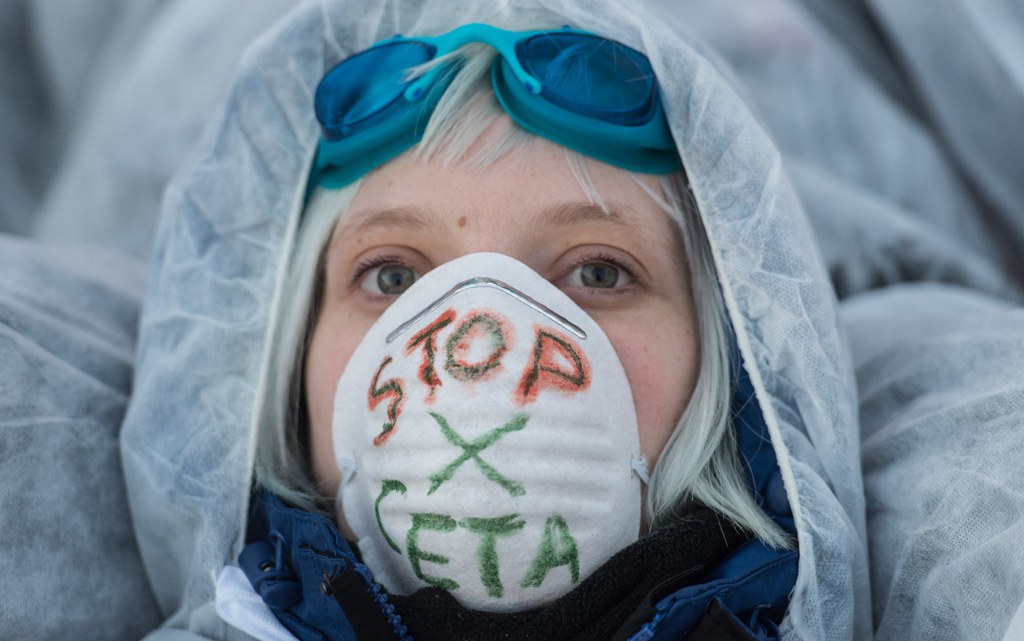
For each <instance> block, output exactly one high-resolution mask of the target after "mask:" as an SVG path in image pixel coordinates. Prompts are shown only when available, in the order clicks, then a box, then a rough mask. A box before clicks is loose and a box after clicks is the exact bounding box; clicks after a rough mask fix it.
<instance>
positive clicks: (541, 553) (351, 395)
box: [333, 253, 646, 611]
mask: <svg viewBox="0 0 1024 641" xmlns="http://www.w3.org/2000/svg"><path fill="white" fill-rule="evenodd" d="M333 437H334V452H335V459H336V461H337V463H338V466H339V468H340V470H341V472H342V482H341V486H340V488H339V490H338V499H339V503H340V506H341V508H342V509H343V510H344V514H345V519H346V520H347V522H348V524H349V526H350V527H351V528H352V531H353V532H354V533H355V534H356V536H357V538H358V546H359V550H360V551H361V553H362V555H363V560H364V561H365V562H366V563H367V565H368V566H369V567H370V568H371V569H372V570H373V571H374V573H375V575H376V579H377V580H378V581H379V582H381V583H382V584H383V585H384V586H385V587H386V588H387V589H388V590H390V591H392V592H394V593H397V594H410V593H412V592H414V591H416V590H417V589H419V588H421V587H425V586H437V587H441V588H444V589H446V590H449V591H451V592H452V594H453V595H454V596H455V597H456V598H457V599H458V600H459V601H460V602H461V603H462V604H463V605H466V606H468V607H472V608H476V609H483V610H492V611H511V610H522V609H526V608H530V607H535V606H539V605H544V604H546V603H549V602H551V601H553V600H554V599H555V598H557V597H558V596H560V595H562V594H565V593H566V592H568V591H570V590H571V589H572V588H573V587H574V586H575V585H576V584H577V583H579V581H581V580H582V579H583V578H585V577H586V576H587V575H588V574H590V573H591V572H592V571H593V570H595V569H597V568H598V567H599V566H600V565H601V564H602V563H604V562H605V561H607V560H608V559H609V558H610V557H611V556H612V555H613V554H614V553H615V552H617V551H618V550H620V549H622V548H623V547H624V546H626V545H628V544H630V543H632V542H634V541H635V540H636V539H637V537H638V533H639V529H640V509H641V500H640V497H641V487H640V481H639V479H638V475H642V474H643V471H645V470H646V465H642V464H641V461H642V459H641V456H640V443H639V436H638V433H637V423H636V411H635V409H634V407H633V396H632V392H631V391H630V387H629V383H628V381H627V380H626V374H625V372H624V371H623V369H622V364H621V363H620V362H619V359H618V357H617V356H616V354H615V351H614V349H613V348H612V345H611V343H610V342H609V341H608V338H607V337H606V336H605V334H604V332H602V331H601V329H600V328H599V327H598V325H597V323H595V322H594V321H593V319H591V318H590V317H589V316H588V315H587V314H586V313H585V312H584V311H583V310H581V309H580V308H579V307H578V306H577V305H575V304H574V303H573V302H572V301H571V300H570V299H569V298H568V297H567V296H566V295H565V294H563V293H562V292H561V291H560V290H559V289H558V288H556V287H555V286H553V285H551V284H550V283H549V282H548V281H546V280H545V279H544V278H542V277H541V276H540V275H538V274H537V273H536V272H534V271H533V270H531V269H530V268H529V267H527V266H526V265H524V264H522V263H520V262H518V261H516V260H514V259H512V258H509V257H508V256H504V255H501V254H489V253H480V254H471V255H469V256H465V257H462V258H459V259H458V260H454V261H452V262H449V263H446V264H444V265H442V266H441V267H438V268H437V269H435V270H433V271H431V272H430V273H428V274H427V275H426V276H424V277H423V278H421V279H420V280H419V281H417V282H416V283H415V284H414V285H413V286H412V287H411V288H409V290H408V291H406V292H405V293H404V294H402V296H401V297H400V298H398V299H397V300H396V301H395V302H394V303H393V304H392V305H391V307H389V308H388V309H387V311H386V312H385V313H384V314H383V315H382V316H381V318H380V319H379V320H378V321H377V323H376V324H375V325H374V326H373V327H372V328H371V329H370V331H369V332H368V333H367V335H366V337H365V338H364V339H363V341H362V343H361V344H360V345H359V347H358V349H356V351H355V353H354V354H353V355H352V358H351V360H350V361H349V363H348V366H347V367H346V368H345V371H344V373H343V375H342V377H341V379H340V380H339V382H338V388H337V392H336V395H335V400H334V419H333ZM634 470H637V472H636V473H635V472H634Z"/></svg>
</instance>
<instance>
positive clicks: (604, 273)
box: [580, 263, 619, 288]
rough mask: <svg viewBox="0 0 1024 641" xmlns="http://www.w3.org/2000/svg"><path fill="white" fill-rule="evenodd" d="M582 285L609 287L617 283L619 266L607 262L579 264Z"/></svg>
mask: <svg viewBox="0 0 1024 641" xmlns="http://www.w3.org/2000/svg"><path fill="white" fill-rule="evenodd" d="M580 281H581V282H582V283H583V286H584V287H604V288H611V287H615V286H616V285H618V284H619V268H618V267H616V266H615V265H609V264H608V263H587V264H585V265H582V266H580Z"/></svg>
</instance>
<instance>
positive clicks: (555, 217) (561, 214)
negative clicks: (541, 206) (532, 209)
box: [542, 202, 629, 227]
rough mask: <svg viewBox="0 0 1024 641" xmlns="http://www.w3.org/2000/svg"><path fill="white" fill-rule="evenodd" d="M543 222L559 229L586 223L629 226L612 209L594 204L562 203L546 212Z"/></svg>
mask: <svg viewBox="0 0 1024 641" xmlns="http://www.w3.org/2000/svg"><path fill="white" fill-rule="evenodd" d="M542 220H544V221H545V222H548V223H551V224H554V225H558V226H559V227H570V226H572V225H575V224H577V223H581V222H586V221H601V222H609V223H613V224H615V225H621V226H627V227H628V226H629V223H627V222H626V220H625V218H624V217H623V216H622V215H621V214H619V213H618V212H617V211H615V210H614V209H612V208H611V207H609V206H607V205H606V206H604V207H602V206H601V205H598V204H597V203H592V202H570V203H561V204H559V205H555V206H553V207H548V208H547V209H545V210H544V213H543V218H542Z"/></svg>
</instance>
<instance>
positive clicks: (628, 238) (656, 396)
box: [304, 118, 699, 491]
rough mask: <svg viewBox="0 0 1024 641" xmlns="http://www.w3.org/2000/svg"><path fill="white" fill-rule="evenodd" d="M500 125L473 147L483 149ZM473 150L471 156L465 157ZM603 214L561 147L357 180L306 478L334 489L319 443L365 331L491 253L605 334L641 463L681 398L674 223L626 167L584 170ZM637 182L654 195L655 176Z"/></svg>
mask: <svg viewBox="0 0 1024 641" xmlns="http://www.w3.org/2000/svg"><path fill="white" fill-rule="evenodd" d="M504 126H508V121H507V119H504V118H502V119H499V121H498V122H496V123H495V125H493V126H492V127H491V129H490V130H488V132H486V133H485V134H484V136H483V137H482V138H481V140H480V141H478V143H477V144H487V137H488V136H490V135H493V134H494V133H495V130H496V128H499V127H504ZM471 151H472V150H471ZM587 165H588V169H589V172H590V176H591V178H592V180H593V184H594V186H595V187H596V189H597V191H598V193H600V194H601V195H602V196H603V198H604V200H605V202H606V204H607V206H608V209H610V210H611V212H612V213H611V214H610V215H609V214H605V213H604V212H603V211H602V210H601V209H600V208H599V207H598V206H596V205H594V204H592V203H591V202H590V200H589V199H588V198H587V196H586V195H585V193H584V192H583V190H582V189H581V188H580V186H579V183H578V182H577V180H576V178H575V177H574V176H573V174H572V172H571V170H570V168H569V165H568V163H567V161H566V158H565V155H564V153H563V150H562V148H561V147H558V146H557V145H555V144H553V143H550V142H548V141H546V140H544V139H536V140H534V141H533V143H532V144H531V145H529V146H527V147H525V148H520V149H516V150H515V151H513V152H511V153H510V154H507V155H505V156H504V157H502V158H501V159H500V160H499V161H497V162H496V163H494V164H492V165H491V166H489V167H488V168H486V169H483V170H475V169H468V168H466V167H463V166H459V165H455V166H451V167H445V166H443V165H442V164H441V163H440V161H432V162H423V161H416V160H412V159H411V158H410V157H409V155H408V154H406V155H404V156H402V157H400V158H398V159H396V160H394V161H392V162H390V163H388V164H386V165H384V166H383V167H381V168H380V169H378V170H377V171H374V172H373V173H371V174H369V175H368V176H367V177H366V178H365V179H364V180H363V184H362V186H361V187H360V189H359V192H358V193H357V194H356V196H355V198H354V200H353V201H352V203H351V205H350V207H349V209H348V211H347V213H346V214H345V215H344V216H342V217H341V219H340V220H339V222H338V224H337V225H336V227H335V229H334V232H333V234H332V236H331V239H330V243H329V245H328V248H327V253H326V262H325V282H324V287H323V294H322V298H321V300H320V303H319V311H318V314H317V317H316V319H315V325H314V328H313V334H312V337H311V340H310V344H309V349H308V351H307V356H306V363H305V372H304V374H305V383H306V404H307V409H308V412H309V419H310V429H311V435H310V442H311V448H312V463H313V471H314V475H315V477H316V479H317V481H318V482H319V483H320V484H321V487H323V488H325V489H328V488H329V489H330V491H333V490H334V488H336V487H337V485H338V482H339V481H340V475H339V472H338V468H337V465H336V464H335V460H334V452H333V445H332V441H331V417H332V413H333V405H334V396H335V391H336V387H337V384H338V379H339V378H340V377H341V374H342V372H343V371H344V369H345V366H346V365H347V363H348V360H349V358H350V357H351V355H352V353H353V352H354V351H355V349H356V346H357V345H358V344H359V342H360V341H361V340H362V339H363V336H365V334H366V332H367V330H369V328H370V326H371V325H373V323H374V322H375V321H376V320H377V318H378V317H379V316H380V315H381V313H382V312H383V311H384V310H385V309H386V308H387V307H388V305H390V304H391V303H392V302H393V301H394V300H395V299H396V298H397V296H399V295H400V293H401V291H403V290H404V289H405V288H407V287H408V286H409V284H411V283H412V281H413V280H415V279H416V278H418V277H420V276H422V275H424V274H426V273H427V272H429V271H430V270H431V269H433V268H435V267H437V266H439V265H441V264H443V263H446V262H448V261H450V260H453V259H455V258H458V257H460V256H464V255H466V254H471V253H475V252H484V251H487V252H498V253H502V254H506V255H508V256H511V257H513V258H515V259H517V260H519V261H520V262H522V263H525V264H526V265H528V266H529V267H530V268H532V269H533V270H534V271H536V272H537V273H538V274H540V275H541V276H543V277H545V278H547V279H548V280H549V281H550V282H551V283H553V284H555V285H556V286H558V287H559V288H560V289H561V290H562V291H563V292H565V293H566V294H567V295H568V296H569V297H570V298H572V299H573V300H574V301H575V302H576V304H577V305H579V306H580V307H581V308H583V309H584V310H585V311H586V312H587V313H588V314H589V315H590V316H591V317H592V318H593V319H594V320H595V321H596V322H597V324H598V325H600V326H601V328H602V329H603V330H604V332H605V334H607V336H608V339H609V340H610V341H611V343H612V346H613V347H614V348H615V351H616V353H617V354H618V356H619V359H620V360H621V361H622V365H623V367H624V369H625V372H626V376H627V378H628V379H629V383H630V387H631V388H632V392H633V402H634V404H635V406H636V412H637V423H638V426H639V430H640V434H639V437H640V448H641V451H642V453H643V454H644V456H645V457H646V458H647V460H648V461H650V462H651V463H652V464H653V462H654V461H655V460H656V459H657V458H658V455H659V454H660V453H661V450H662V448H663V447H664V446H665V442H666V441H667V440H668V438H669V436H671V434H672V431H673V429H674V428H675V425H676V423H677V422H678V420H679V417H680V416H681V415H682V413H683V410H684V409H685V408H686V404H687V402H688V400H689V397H690V394H691V392H692V390H693V385H694V383H695V381H696V376H697V371H698V361H699V353H698V338H697V327H696V319H695V314H694V308H693V302H692V296H691V293H690V286H689V282H688V279H687V270H686V266H685V259H684V255H683V244H682V238H681V236H680V232H679V229H678V226H677V225H676V224H675V223H674V222H673V221H671V220H670V219H669V217H668V216H667V215H666V214H665V213H664V211H663V210H662V209H661V208H660V207H659V205H658V204H657V203H656V202H655V201H654V200H653V199H652V198H651V197H650V196H649V195H647V194H646V193H645V192H644V190H643V189H642V188H641V187H640V186H638V185H637V184H636V183H635V182H634V180H633V179H632V178H631V177H630V176H629V174H627V173H626V172H625V171H623V170H621V169H618V168H614V167H612V166H609V165H606V164H603V163H599V162H596V161H590V160H588V161H587ZM646 180H647V184H648V186H649V187H650V188H651V189H653V190H655V192H657V191H658V189H659V187H658V183H657V181H656V180H654V179H646Z"/></svg>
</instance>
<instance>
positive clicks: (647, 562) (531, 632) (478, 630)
mask: <svg viewBox="0 0 1024 641" xmlns="http://www.w3.org/2000/svg"><path fill="white" fill-rule="evenodd" d="M746 540H747V537H746V536H745V535H743V534H741V533H740V532H738V531H737V530H736V529H735V528H734V527H732V526H731V525H729V524H728V523H727V522H726V521H724V520H723V519H722V518H721V517H719V516H718V515H717V514H715V513H714V512H712V511H711V510H707V509H698V510H696V511H694V512H691V513H690V514H688V515H687V516H686V517H685V518H684V519H682V520H681V521H678V522H676V523H673V524H671V525H668V526H665V527H663V528H661V529H659V530H657V531H656V532H653V533H651V534H649V535H647V536H645V537H643V538H641V539H640V540H638V541H637V542H636V543H634V544H632V545H630V546H628V547H626V548H624V549H623V550H621V551H620V552H618V553H617V554H616V555H615V556H613V557H612V558H611V559H609V560H608V562H607V563H605V564H604V565H602V566H601V567H600V568H598V569H597V570H596V571H595V572H594V573H593V574H592V575H590V576H589V577H587V578H586V579H585V580H584V581H583V582H582V583H580V584H579V585H578V586H576V588H574V589H573V590H572V591H571V592H569V593H568V594H566V595H564V596H562V597H561V598H559V599H558V600H557V601H555V602H554V603H552V604H551V605H549V606H546V607H541V608H536V609H533V610H527V611H524V612H511V613H497V612H481V611H478V610H469V609H467V608H465V607H463V606H461V605H459V603H458V602H457V601H456V600H455V598H454V597H452V595H451V594H450V593H448V592H446V591H444V590H441V589H439V588H424V589H421V590H419V591H417V592H415V593H413V594H411V595H409V596H397V595H391V602H392V603H393V604H394V605H395V607H396V609H397V611H398V613H399V614H401V616H402V620H403V622H404V623H405V624H406V625H408V626H409V632H410V634H411V635H412V637H413V638H414V639H416V641H451V640H452V639H459V640H460V641H494V640H499V639H514V640H516V641H591V640H592V641H609V640H619V639H627V638H629V637H630V636H632V634H633V633H635V632H636V631H637V630H639V629H640V627H641V626H642V625H643V624H644V623H646V622H647V621H649V620H650V619H651V617H652V616H653V614H654V604H655V603H657V602H658V601H659V600H660V599H661V598H663V597H665V596H668V595H669V594H671V593H672V592H674V591H676V590H678V589H680V588H683V587H685V586H687V585H691V584H693V583H696V582H697V581H698V580H699V579H700V578H701V576H702V575H703V574H704V573H705V571H706V570H707V569H709V568H711V567H713V566H714V565H716V564H717V563H718V562H719V561H721V560H722V559H723V558H724V557H725V556H726V555H727V554H728V553H729V552H730V551H731V550H734V549H735V548H736V547H738V546H739V545H740V544H742V543H743V542H744V541H746Z"/></svg>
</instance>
